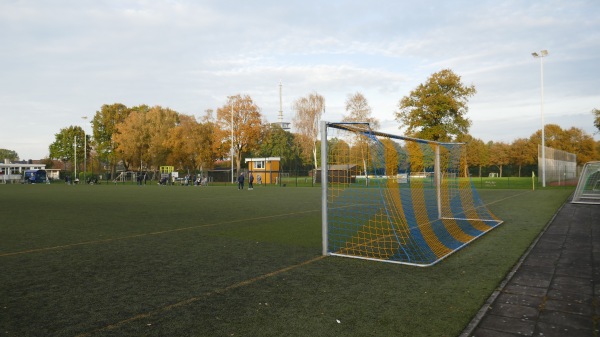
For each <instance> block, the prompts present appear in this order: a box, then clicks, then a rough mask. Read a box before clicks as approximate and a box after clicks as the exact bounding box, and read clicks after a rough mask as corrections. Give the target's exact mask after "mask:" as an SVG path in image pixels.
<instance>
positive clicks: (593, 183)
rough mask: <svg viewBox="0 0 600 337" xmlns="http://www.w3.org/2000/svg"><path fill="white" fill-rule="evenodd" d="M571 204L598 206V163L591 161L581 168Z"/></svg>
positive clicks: (599, 162) (599, 179)
mask: <svg viewBox="0 0 600 337" xmlns="http://www.w3.org/2000/svg"><path fill="white" fill-rule="evenodd" d="M571 202H573V203H579V204H600V161H592V162H589V163H586V164H585V165H584V166H583V170H582V171H581V175H580V176H579V182H578V183H577V188H576V189H575V193H574V194H573V200H572V201H571Z"/></svg>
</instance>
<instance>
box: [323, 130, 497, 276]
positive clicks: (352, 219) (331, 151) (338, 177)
mask: <svg viewBox="0 0 600 337" xmlns="http://www.w3.org/2000/svg"><path fill="white" fill-rule="evenodd" d="M465 153H466V149H465V146H464V144H457V143H441V142H433V141H427V140H422V139H416V138H409V137H403V136H398V135H391V134H386V133H382V132H376V131H373V130H371V129H370V128H369V125H368V124H367V123H328V122H322V123H321V170H320V171H319V172H317V175H320V177H321V181H322V182H323V183H322V185H321V186H322V194H323V198H322V204H323V205H322V207H323V213H322V217H323V218H322V223H323V228H322V229H323V254H324V255H335V256H345V257H353V258H361V259H368V260H377V261H385V262H392V263H401V264H410V265H415V266H431V265H433V264H435V263H437V262H439V261H441V260H442V259H444V258H446V257H447V256H449V255H450V254H452V253H453V252H455V251H457V250H459V249H461V248H463V247H464V246H466V245H467V244H468V243H469V242H471V241H473V240H474V239H476V238H478V237H479V236H481V235H483V234H485V233H487V232H488V231H490V230H491V229H493V228H495V227H496V226H498V225H500V224H501V223H502V221H501V220H499V219H498V218H496V217H495V216H494V215H493V214H492V213H491V212H490V211H489V210H488V209H487V207H486V206H485V205H484V204H483V202H482V201H481V199H480V198H479V196H478V194H477V191H476V190H475V189H474V187H473V185H472V183H471V180H470V179H469V177H468V171H467V163H466V155H465ZM325 177H327V178H326V180H325Z"/></svg>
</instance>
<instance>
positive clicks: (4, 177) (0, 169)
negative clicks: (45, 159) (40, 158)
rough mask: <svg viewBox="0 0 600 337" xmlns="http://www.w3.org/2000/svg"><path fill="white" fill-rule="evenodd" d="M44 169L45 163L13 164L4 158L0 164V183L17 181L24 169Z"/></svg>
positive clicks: (21, 176) (19, 179)
mask: <svg viewBox="0 0 600 337" xmlns="http://www.w3.org/2000/svg"><path fill="white" fill-rule="evenodd" d="M45 169H46V164H21V163H16V164H13V163H11V162H10V161H9V160H8V159H4V163H2V164H0V183H4V184H6V183H15V182H19V181H21V179H22V178H23V173H24V172H25V171H27V170H45Z"/></svg>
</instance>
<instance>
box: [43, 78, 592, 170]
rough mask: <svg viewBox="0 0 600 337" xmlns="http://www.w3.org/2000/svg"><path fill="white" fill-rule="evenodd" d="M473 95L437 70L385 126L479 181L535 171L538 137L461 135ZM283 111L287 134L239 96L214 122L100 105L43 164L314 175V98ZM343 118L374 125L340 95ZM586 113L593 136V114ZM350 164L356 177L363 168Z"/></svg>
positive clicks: (570, 136)
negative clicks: (262, 162) (445, 150)
mask: <svg viewBox="0 0 600 337" xmlns="http://www.w3.org/2000/svg"><path fill="white" fill-rule="evenodd" d="M476 92H477V91H476V89H475V86H473V85H470V86H468V85H465V84H463V83H462V81H461V78H460V76H458V75H457V74H455V73H454V72H453V71H452V70H450V69H444V70H441V71H439V72H437V73H434V74H433V75H431V76H430V77H429V78H428V79H427V81H426V82H425V83H423V84H420V85H419V86H417V87H416V88H415V89H414V90H413V91H411V92H410V94H409V95H408V96H406V97H404V98H402V99H401V100H400V101H399V102H398V110H397V111H396V112H395V117H396V120H397V121H398V122H399V123H400V125H402V126H404V127H401V128H400V129H404V133H405V134H406V135H408V136H411V137H417V138H423V139H429V140H436V141H444V142H448V141H456V142H464V143H466V147H467V162H468V164H469V166H471V167H478V168H479V172H480V174H481V169H482V168H483V167H489V166H495V167H497V168H498V170H499V173H500V175H502V169H503V167H505V166H507V165H515V166H517V167H519V175H520V169H521V167H523V166H527V165H535V164H536V163H537V145H538V144H540V143H541V130H538V131H537V132H535V133H534V134H532V135H531V136H530V137H529V138H519V139H516V140H514V141H513V142H512V143H510V144H508V143H504V142H487V143H486V142H484V141H483V140H481V139H476V138H474V137H472V136H471V135H470V134H469V133H468V131H469V128H470V126H471V121H470V120H469V119H468V118H467V114H468V99H469V98H470V97H471V96H473V95H475V94H476ZM293 110H294V118H293V127H294V130H295V133H291V132H288V131H286V130H283V129H282V128H281V127H279V126H277V125H275V124H270V123H268V122H267V121H266V119H265V118H264V116H263V115H262V112H261V108H260V107H259V106H258V105H257V104H256V103H255V102H254V101H253V99H252V98H251V97H250V96H249V95H242V94H237V95H233V96H229V97H228V98H227V101H226V103H225V104H224V105H223V106H221V107H219V108H217V109H216V114H215V111H214V110H212V109H208V110H206V111H205V112H204V115H202V116H199V117H195V116H192V115H185V114H181V113H178V112H177V111H174V110H172V109H170V108H166V107H161V106H148V105H140V106H134V107H127V106H125V105H123V104H121V103H114V104H106V105H103V106H102V107H101V108H100V110H98V111H96V113H95V115H94V117H93V119H92V121H91V126H92V131H93V132H92V134H91V135H89V134H85V132H84V130H83V129H82V128H81V127H79V126H69V127H66V128H63V129H61V130H60V132H58V133H57V134H56V135H55V141H54V142H53V143H52V144H50V146H49V153H50V155H49V157H50V158H51V159H58V160H61V161H63V162H72V161H73V159H74V158H75V156H77V158H79V160H81V159H82V158H84V152H85V155H87V157H88V158H90V157H91V156H90V155H93V157H94V158H95V159H96V160H97V161H98V162H103V163H106V164H107V165H108V166H110V170H111V171H113V172H114V170H115V167H116V165H117V163H120V164H122V165H123V166H124V167H125V169H126V170H153V169H156V168H157V167H158V166H163V165H169V166H175V167H176V169H178V170H187V171H203V170H207V169H213V168H215V167H228V165H231V162H230V159H229V158H231V157H233V160H234V163H235V165H236V168H237V169H238V170H239V169H240V168H241V165H242V161H243V159H244V158H247V157H271V156H277V157H281V158H282V161H283V162H282V166H283V167H303V168H308V167H318V165H319V160H318V156H317V153H318V145H319V142H318V140H317V138H318V131H319V130H318V129H319V121H320V119H321V116H322V114H323V113H324V112H325V99H324V97H323V96H321V95H320V94H318V93H316V92H315V93H311V94H308V95H306V96H304V97H301V98H298V99H297V100H295V101H294V103H293ZM345 110H346V114H345V116H344V118H343V121H360V122H365V121H367V122H370V123H371V127H372V128H373V129H378V127H379V121H378V120H377V119H376V118H374V117H373V116H372V109H371V107H370V106H369V103H368V101H367V99H366V98H365V97H364V95H363V94H362V93H360V92H357V93H354V94H350V95H348V97H347V99H346V105H345ZM592 113H593V114H594V115H595V117H596V119H595V125H596V127H598V128H599V130H600V111H599V110H597V109H594V110H593V111H592ZM215 115H216V116H215ZM545 135H546V140H545V141H546V146H549V147H553V148H555V149H559V150H564V151H568V152H572V153H575V154H577V161H578V163H579V164H581V163H584V162H587V161H591V160H598V159H599V158H600V156H599V153H600V149H599V147H600V142H595V141H594V139H593V137H592V136H591V135H588V134H586V133H585V132H583V131H582V130H581V129H578V128H575V127H572V128H570V129H562V128H561V127H560V126H558V125H555V124H547V125H546V126H545ZM336 141H337V140H336ZM84 145H86V146H84ZM353 146H356V147H357V148H356V149H355V150H356V151H363V152H364V151H366V148H365V145H364V144H360V143H357V144H354V145H353ZM360 164H361V165H362V166H364V168H365V169H366V163H360Z"/></svg>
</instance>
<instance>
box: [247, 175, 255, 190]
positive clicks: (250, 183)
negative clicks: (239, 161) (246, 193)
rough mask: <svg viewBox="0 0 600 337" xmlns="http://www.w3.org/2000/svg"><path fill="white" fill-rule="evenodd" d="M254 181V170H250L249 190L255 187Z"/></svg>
mask: <svg viewBox="0 0 600 337" xmlns="http://www.w3.org/2000/svg"><path fill="white" fill-rule="evenodd" d="M253 182H254V176H253V175H252V172H250V174H249V175H248V190H253V189H254V185H252V183H253Z"/></svg>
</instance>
